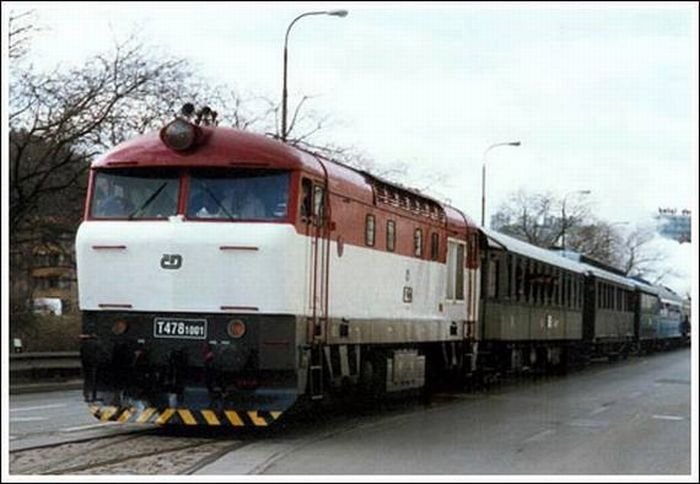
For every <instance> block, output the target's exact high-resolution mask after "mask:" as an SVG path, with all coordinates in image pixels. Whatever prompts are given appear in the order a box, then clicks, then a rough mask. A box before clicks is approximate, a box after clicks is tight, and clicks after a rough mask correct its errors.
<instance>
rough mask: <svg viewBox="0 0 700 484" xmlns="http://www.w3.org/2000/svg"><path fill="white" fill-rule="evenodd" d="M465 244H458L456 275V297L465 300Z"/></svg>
mask: <svg viewBox="0 0 700 484" xmlns="http://www.w3.org/2000/svg"><path fill="white" fill-rule="evenodd" d="M464 255H465V246H464V244H457V274H456V275H455V299H456V300H458V301H464Z"/></svg>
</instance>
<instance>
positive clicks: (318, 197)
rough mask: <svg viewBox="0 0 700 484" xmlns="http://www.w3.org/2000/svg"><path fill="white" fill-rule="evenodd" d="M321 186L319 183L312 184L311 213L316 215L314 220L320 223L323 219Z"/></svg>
mask: <svg viewBox="0 0 700 484" xmlns="http://www.w3.org/2000/svg"><path fill="white" fill-rule="evenodd" d="M323 194H324V192H323V187H322V186H321V185H314V207H313V208H314V210H313V214H314V216H315V217H316V221H317V222H318V223H320V221H321V220H323V209H324V207H323V205H324V203H323V198H324V197H323Z"/></svg>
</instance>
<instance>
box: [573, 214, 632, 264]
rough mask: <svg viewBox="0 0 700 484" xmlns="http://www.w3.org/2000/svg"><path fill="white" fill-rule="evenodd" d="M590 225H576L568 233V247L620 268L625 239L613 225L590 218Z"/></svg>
mask: <svg viewBox="0 0 700 484" xmlns="http://www.w3.org/2000/svg"><path fill="white" fill-rule="evenodd" d="M587 222H588V223H585V224H579V225H574V226H572V227H571V229H570V230H569V231H568V232H567V233H569V235H567V239H566V240H567V243H566V245H567V247H568V248H569V249H571V250H574V251H576V252H578V253H581V254H585V255H587V256H588V257H591V258H593V259H595V260H597V261H600V262H604V263H605V264H608V265H610V266H613V267H619V266H620V265H621V263H620V248H621V246H622V242H623V237H622V235H621V234H620V232H619V231H618V230H617V229H616V228H615V227H614V226H613V225H611V224H609V223H607V222H604V221H600V220H594V219H592V218H589V220H588V221H587Z"/></svg>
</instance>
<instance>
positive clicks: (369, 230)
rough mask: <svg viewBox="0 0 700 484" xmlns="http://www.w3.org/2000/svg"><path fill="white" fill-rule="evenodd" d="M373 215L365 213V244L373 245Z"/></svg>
mask: <svg viewBox="0 0 700 484" xmlns="http://www.w3.org/2000/svg"><path fill="white" fill-rule="evenodd" d="M374 229H375V219H374V215H372V214H367V217H365V245H367V246H369V247H374V232H375V230H374Z"/></svg>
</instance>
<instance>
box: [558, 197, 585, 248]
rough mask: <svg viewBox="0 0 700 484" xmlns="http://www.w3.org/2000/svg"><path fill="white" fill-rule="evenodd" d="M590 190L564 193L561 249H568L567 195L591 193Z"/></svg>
mask: <svg viewBox="0 0 700 484" xmlns="http://www.w3.org/2000/svg"><path fill="white" fill-rule="evenodd" d="M590 193H591V191H590V190H576V191H574V192H569V193H567V194H566V195H564V201H563V202H562V203H561V250H566V197H568V196H569V195H572V194H577V195H589V194H590Z"/></svg>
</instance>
